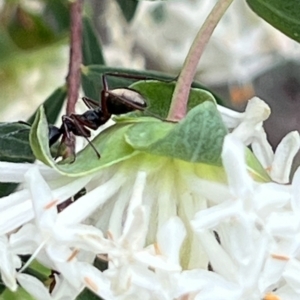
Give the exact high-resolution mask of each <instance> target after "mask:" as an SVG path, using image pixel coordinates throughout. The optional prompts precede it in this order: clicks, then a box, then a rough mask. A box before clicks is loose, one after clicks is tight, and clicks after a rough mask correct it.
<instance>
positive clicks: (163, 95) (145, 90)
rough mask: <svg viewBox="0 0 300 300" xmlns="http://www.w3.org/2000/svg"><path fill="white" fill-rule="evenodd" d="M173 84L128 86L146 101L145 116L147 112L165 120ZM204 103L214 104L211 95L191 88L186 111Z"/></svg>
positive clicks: (154, 82) (140, 83)
mask: <svg viewBox="0 0 300 300" xmlns="http://www.w3.org/2000/svg"><path fill="white" fill-rule="evenodd" d="M175 84H176V83H175V82H163V81H138V82H136V83H134V84H132V85H130V88H131V89H134V90H135V91H138V92H139V93H140V94H141V95H142V96H143V97H144V98H145V99H146V100H147V105H148V106H147V110H146V112H145V115H147V113H148V112H149V113H152V114H154V115H157V116H159V117H161V118H162V119H166V118H167V116H168V112H169V108H170V106H171V99H172V95H173V91H174V89H175ZM205 101H211V102H213V103H215V99H214V97H213V96H212V94H211V93H209V92H207V91H205V90H200V89H195V88H192V89H191V90H190V95H189V101H188V110H190V109H192V108H193V107H195V106H197V105H198V104H201V103H203V102H205Z"/></svg>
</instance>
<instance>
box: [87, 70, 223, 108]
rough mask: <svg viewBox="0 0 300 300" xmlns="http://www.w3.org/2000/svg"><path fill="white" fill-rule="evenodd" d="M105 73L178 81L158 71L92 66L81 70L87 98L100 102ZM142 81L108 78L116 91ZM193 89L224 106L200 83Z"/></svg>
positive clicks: (194, 83) (109, 83)
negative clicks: (212, 97) (203, 92)
mask: <svg viewBox="0 0 300 300" xmlns="http://www.w3.org/2000/svg"><path fill="white" fill-rule="evenodd" d="M105 73H119V74H124V76H126V74H130V75H136V76H140V77H141V76H144V77H147V78H149V79H156V80H167V81H172V80H174V81H176V78H175V77H174V76H170V75H168V74H165V73H162V72H157V71H145V70H143V71H137V70H132V69H123V68H112V67H107V66H103V65H90V66H85V67H82V69H81V74H82V76H81V78H82V88H83V91H84V93H85V95H86V96H87V97H90V98H92V99H95V100H99V96H100V91H101V90H102V89H103V85H102V75H103V74H105ZM138 80H141V79H132V78H126V77H113V76H108V77H107V82H108V86H109V89H115V88H117V87H128V86H130V85H131V84H132V83H134V82H136V81H138ZM192 87H193V88H198V89H203V90H206V91H209V92H210V93H211V94H212V95H213V96H214V98H215V99H216V101H217V103H218V104H222V103H223V100H222V99H221V98H220V97H218V95H216V94H215V93H213V92H212V91H211V90H209V89H208V88H207V87H205V86H203V85H202V84H200V83H198V82H193V84H192Z"/></svg>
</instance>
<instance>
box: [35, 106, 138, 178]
mask: <svg viewBox="0 0 300 300" xmlns="http://www.w3.org/2000/svg"><path fill="white" fill-rule="evenodd" d="M130 126H132V124H116V125H114V126H111V127H109V128H108V129H106V130H104V131H103V132H101V134H99V135H98V136H97V137H96V138H95V139H94V140H93V141H92V142H93V145H94V146H95V147H96V149H97V150H98V151H99V153H100V154H101V159H98V158H97V156H96V153H95V152H94V150H93V149H92V148H91V147H90V146H89V145H88V146H87V147H86V148H84V149H83V150H82V151H80V152H79V153H78V154H76V160H75V162H73V163H68V164H67V163H66V164H63V162H62V163H61V164H57V163H56V162H55V161H54V160H53V158H52V157H51V154H50V149H49V142H48V124H47V120H46V116H45V113H44V110H43V107H41V108H40V110H39V112H38V114H37V117H36V119H35V121H34V123H33V125H32V127H31V132H30V144H31V147H32V150H33V153H34V154H35V156H36V158H37V159H39V160H40V161H42V162H44V163H45V164H47V165H49V166H52V167H53V168H55V169H56V170H57V171H58V172H60V173H61V174H64V175H69V176H72V177H77V176H83V175H87V174H89V173H93V172H95V171H97V170H100V169H102V168H105V167H107V166H110V165H113V164H115V163H117V162H120V161H123V160H126V159H128V158H130V157H132V156H133V155H136V154H138V152H136V151H134V149H133V148H132V147H131V146H130V145H128V144H127V143H126V141H125V132H126V131H127V130H128V128H130Z"/></svg>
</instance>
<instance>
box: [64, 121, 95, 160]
mask: <svg viewBox="0 0 300 300" xmlns="http://www.w3.org/2000/svg"><path fill="white" fill-rule="evenodd" d="M66 120H68V121H69V122H71V124H72V125H73V126H74V128H75V129H76V131H77V132H79V133H80V134H78V135H79V136H82V137H84V138H85V139H86V141H87V142H88V143H89V145H90V146H91V147H92V148H93V150H94V151H95V153H96V155H97V157H98V158H100V157H101V155H100V153H99V152H98V150H97V149H96V147H95V146H94V145H93V143H92V142H91V141H90V140H89V139H88V138H89V137H90V132H89V130H87V129H86V128H85V127H84V125H87V124H85V123H84V122H82V120H81V119H80V118H78V116H76V115H71V116H63V124H64V126H65V129H66V130H65V132H66V136H67V138H69V136H70V130H69V128H68V127H67V125H66ZM72 131H74V130H72Z"/></svg>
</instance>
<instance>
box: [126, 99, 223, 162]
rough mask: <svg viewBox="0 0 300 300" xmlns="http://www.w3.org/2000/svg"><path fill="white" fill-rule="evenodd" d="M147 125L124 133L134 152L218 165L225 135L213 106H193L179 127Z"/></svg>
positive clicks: (140, 125)
mask: <svg viewBox="0 0 300 300" xmlns="http://www.w3.org/2000/svg"><path fill="white" fill-rule="evenodd" d="M146 125H147V128H145V127H144V126H145V125H144V123H138V124H136V125H134V126H132V127H131V128H130V129H129V130H128V131H127V133H126V136H127V141H128V143H129V144H130V145H131V146H132V147H133V148H135V149H137V150H140V151H145V152H148V153H151V154H154V155H161V156H168V157H173V158H177V159H181V160H184V161H188V162H194V163H205V164H212V165H221V152H222V145H223V139H224V137H225V135H226V134H227V133H228V132H227V129H226V127H225V126H224V124H223V122H222V119H221V116H220V115H219V112H218V111H217V108H216V105H215V104H214V103H213V102H211V101H206V102H204V103H202V104H200V105H198V106H196V107H195V108H193V109H192V110H191V111H190V112H189V113H188V114H187V116H186V118H185V119H183V120H182V121H181V122H179V123H178V124H172V123H163V125H161V124H160V126H159V125H158V123H156V122H153V123H149V124H146ZM159 127H161V128H159Z"/></svg>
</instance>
